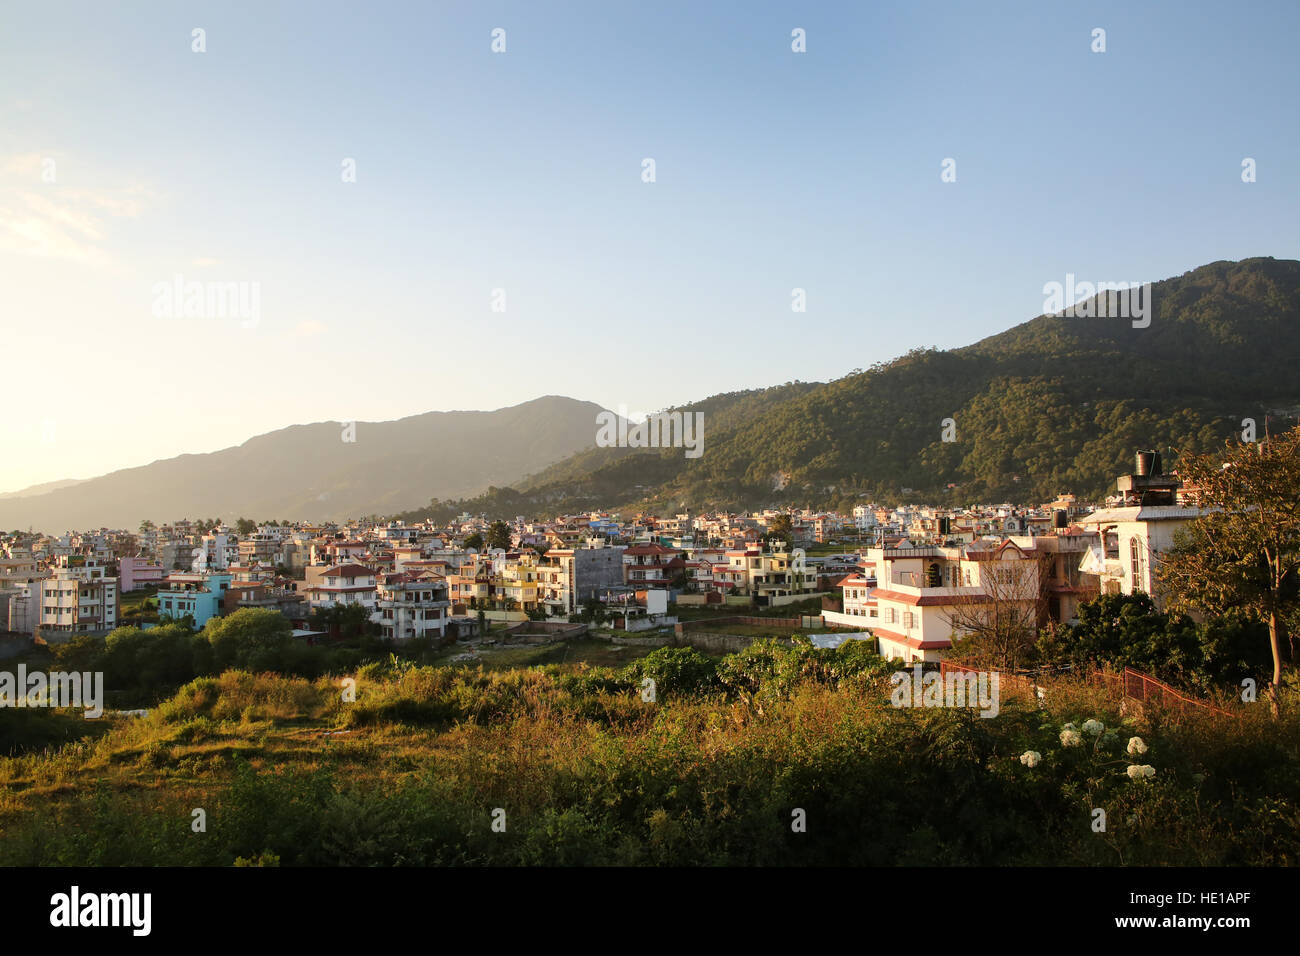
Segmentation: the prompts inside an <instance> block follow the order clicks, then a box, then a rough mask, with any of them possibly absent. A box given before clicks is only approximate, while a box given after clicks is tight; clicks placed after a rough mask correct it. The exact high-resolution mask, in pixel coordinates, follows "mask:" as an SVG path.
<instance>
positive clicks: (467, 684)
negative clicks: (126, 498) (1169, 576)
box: [0, 642, 1300, 866]
mask: <svg viewBox="0 0 1300 956" xmlns="http://www.w3.org/2000/svg"><path fill="white" fill-rule="evenodd" d="M585 643H591V644H593V645H594V644H598V643H600V642H580V643H579V644H578V645H574V646H570V647H568V648H565V649H561V648H549V649H543V648H539V649H537V651H536V652H537V653H555V652H556V651H557V650H568V651H569V652H570V653H574V652H575V648H576V649H577V651H578V652H580V653H581V654H582V655H586V656H588V657H592V656H595V655H597V654H599V653H612V652H609V651H608V648H605V647H603V646H602V647H595V646H592V647H583V646H582V644H585ZM751 650H752V652H746V654H744V655H732V656H731V657H729V658H727V659H725V660H723V661H721V662H715V666H716V673H713V672H706V671H700V670H699V669H698V668H696V669H695V671H694V672H693V673H694V674H695V677H694V678H692V680H693V681H694V683H693V684H692V683H684V684H683V683H679V684H677V685H676V687H677V689H676V690H673V691H671V692H669V690H668V688H670V687H672V686H674V685H673V684H672V683H671V682H670V680H669V678H670V676H671V674H672V673H674V672H673V671H663V672H662V676H663V680H662V681H661V689H662V690H663V691H664V693H663V694H662V695H661V696H660V697H659V698H658V699H657V700H652V701H647V700H645V699H644V698H643V697H642V696H641V695H640V694H638V693H637V691H636V685H635V683H632V682H629V681H628V679H626V678H620V677H616V675H615V674H614V672H612V671H605V670H602V669H600V668H593V667H592V666H591V665H590V664H589V663H588V662H587V661H586V660H583V661H579V662H577V663H571V662H567V663H564V664H562V665H559V666H554V665H552V666H547V667H544V668H527V669H514V670H509V671H497V670H490V669H488V667H487V666H485V667H484V668H477V667H476V668H470V669H466V668H410V667H404V666H400V665H395V666H394V668H392V669H385V668H382V667H376V666H373V665H372V666H367V667H366V668H363V669H362V671H360V672H358V674H357V687H356V699H355V701H354V702H348V701H346V700H344V699H343V698H342V697H341V695H340V682H339V680H338V679H336V678H322V679H320V680H316V681H308V680H305V679H301V678H285V677H280V676H277V675H272V674H265V675H252V674H247V673H243V672H238V671H228V672H226V673H224V674H222V675H221V676H219V677H216V678H202V679H200V680H197V681H194V682H193V683H191V684H189V685H187V686H186V687H184V688H182V689H181V690H180V692H178V693H177V694H176V695H175V696H174V697H173V698H172V699H170V700H169V701H167V702H165V703H164V704H162V705H161V706H159V707H157V708H154V709H153V710H152V711H151V713H150V714H149V715H148V716H147V717H143V718H114V719H110V720H108V721H106V722H104V723H102V724H100V725H99V726H97V727H96V728H95V731H94V733H93V734H92V735H89V736H86V737H85V738H84V739H81V740H78V741H73V742H70V743H67V744H64V745H62V746H49V747H47V748H45V749H41V750H35V751H32V752H29V753H27V754H24V755H21V756H15V757H8V758H0V864H5V865H41V864H44V865H76V864H80V865H96V866H121V865H146V866H151V865H165V864H178V865H231V864H236V865H250V864H251V865H281V864H283V865H289V864H306V865H348V866H367V865H447V864H509V865H520V864H523V865H529V864H546V865H593V864H594V865H601V864H650V865H663V864H676V865H682V864H687V865H691V864H694V865H725V864H741V865H780V864H795V865H798V864H808V865H836V864H841V865H843V864H850V865H853V864H859V865H891V864H892V865H918V864H927V863H930V864H935V863H937V864H949V865H954V864H955V865H965V864H986V865H1014V864H1039V865H1060V864H1070V863H1074V864H1085V865H1117V864H1118V865H1126V864H1127V865H1131V864H1141V865H1171V864H1181V865H1215V864H1217V865H1287V864H1294V863H1297V862H1300V805H1298V802H1297V801H1298V797H1297V794H1300V753H1298V750H1300V734H1298V733H1297V732H1296V731H1297V720H1296V717H1295V716H1294V714H1295V712H1296V711H1295V709H1294V707H1289V708H1288V710H1287V711H1285V712H1284V713H1287V714H1289V715H1291V716H1286V717H1284V719H1283V720H1281V721H1274V720H1272V719H1270V718H1269V716H1268V714H1267V709H1266V708H1265V707H1259V708H1256V709H1254V710H1250V709H1247V710H1246V711H1245V712H1244V713H1243V716H1242V717H1241V718H1208V717H1207V718H1204V719H1199V720H1187V721H1182V722H1171V721H1169V720H1166V719H1165V718H1164V717H1163V716H1162V715H1161V714H1159V713H1155V712H1153V713H1149V714H1144V715H1133V714H1129V715H1124V714H1122V713H1121V712H1120V711H1119V708H1118V706H1117V702H1116V701H1115V700H1113V699H1111V698H1109V697H1107V695H1106V693H1105V692H1104V691H1103V690H1102V689H1099V688H1097V687H1093V686H1089V685H1075V684H1071V683H1069V682H1065V681H1063V682H1056V683H1052V684H1050V685H1049V687H1048V695H1047V698H1046V700H1045V701H1042V702H1039V701H1035V700H1031V699H1027V698H1021V697H1015V696H1009V695H1004V699H1003V701H1002V709H1001V711H1000V713H999V714H998V716H997V718H996V719H992V720H984V719H980V717H979V716H978V715H976V714H974V713H973V712H970V711H964V710H961V709H953V708H936V709H926V708H919V709H906V708H905V709H899V708H896V707H893V706H890V703H889V690H888V682H887V680H886V679H885V675H884V673H883V671H882V667H881V666H880V665H879V663H873V662H872V661H871V657H872V655H869V654H867V653H864V652H863V651H862V649H861V648H850V649H849V650H848V651H847V652H826V651H817V650H815V649H809V648H802V649H800V648H793V649H781V648H773V647H770V646H769V647H761V648H756V649H751ZM529 652H530V653H533V650H532V649H529ZM502 653H503V654H504V653H505V652H502ZM617 653H636V651H628V652H617ZM505 659H506V658H504V657H501V658H498V663H503V662H504V661H505ZM885 669H887V668H885ZM679 673H680V672H679ZM1294 703H1295V701H1294V699H1293V700H1292V701H1290V702H1289V704H1294ZM29 715H30V718H31V719H34V720H45V719H49V720H54V719H63V720H68V719H70V718H69V717H68V716H67V715H60V714H55V713H52V712H39V713H38V712H29ZM5 716H6V717H8V716H12V715H5ZM1088 719H1098V720H1101V721H1103V722H1104V724H1105V727H1106V728H1107V729H1108V730H1109V731H1110V733H1108V734H1106V735H1104V736H1101V735H1100V734H1099V735H1097V736H1087V735H1085V736H1084V739H1083V742H1082V743H1081V744H1075V745H1073V746H1071V745H1067V743H1066V741H1065V739H1064V733H1063V730H1062V728H1063V726H1070V725H1075V726H1077V725H1080V724H1082V722H1083V721H1085V720H1088ZM1067 721H1068V722H1070V724H1069V725H1067V724H1066V722H1067ZM1058 735H1061V739H1060V740H1058ZM1130 737H1140V738H1141V739H1142V740H1143V741H1144V743H1143V744H1142V746H1143V748H1144V749H1143V750H1142V753H1141V756H1140V757H1138V758H1136V759H1134V758H1130V757H1126V755H1125V742H1126V741H1129V739H1130ZM1129 745H1130V747H1131V746H1132V744H1131V742H1130V744H1129ZM1029 751H1034V752H1035V753H1038V754H1040V755H1041V760H1040V761H1039V762H1038V763H1036V764H1035V765H1034V766H1032V767H1031V766H1028V765H1026V763H1025V759H1024V757H1023V755H1025V754H1026V753H1027V752H1029ZM1136 762H1140V763H1142V764H1150V765H1152V766H1153V767H1155V768H1156V775H1155V776H1154V777H1153V778H1151V779H1133V777H1132V775H1131V774H1126V773H1125V769H1126V767H1127V766H1128V765H1130V764H1133V763H1136ZM1097 807H1102V808H1104V809H1105V810H1106V811H1107V815H1108V820H1109V825H1108V827H1107V829H1106V830H1105V831H1104V832H1100V833H1099V832H1096V831H1094V830H1093V829H1092V828H1091V826H1090V823H1091V821H1092V819H1093V817H1092V811H1093V809H1094V808H1097ZM792 808H797V809H798V810H799V811H800V812H803V813H805V814H806V817H807V820H808V821H809V825H808V828H807V831H806V832H802V833H798V834H792V831H791V827H790V819H791V813H792ZM196 809H198V810H201V811H203V814H204V817H205V820H206V824H205V829H204V830H202V831H197V830H195V829H194V828H193V827H192V825H191V821H192V820H193V819H194V811H195V810H196ZM495 814H503V815H504V816H505V817H507V818H508V820H509V825H508V828H507V829H506V830H505V831H501V832H498V831H495V830H494V829H493V828H492V820H493V818H494V815H495Z"/></svg>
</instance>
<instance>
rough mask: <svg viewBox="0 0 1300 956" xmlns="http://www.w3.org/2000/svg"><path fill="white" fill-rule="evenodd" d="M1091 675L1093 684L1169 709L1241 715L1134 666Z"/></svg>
mask: <svg viewBox="0 0 1300 956" xmlns="http://www.w3.org/2000/svg"><path fill="white" fill-rule="evenodd" d="M1088 679H1089V680H1090V681H1091V682H1092V683H1094V684H1102V685H1104V686H1105V687H1106V688H1107V689H1108V690H1110V691H1112V692H1113V693H1116V694H1119V695H1121V696H1123V697H1128V698H1131V699H1133V700H1136V701H1140V702H1142V703H1143V704H1147V703H1152V704H1157V705H1159V706H1160V707H1164V708H1166V709H1167V710H1175V711H1178V712H1179V713H1184V714H1186V713H1195V712H1197V711H1204V712H1206V713H1212V714H1222V715H1223V716H1224V717H1237V716H1239V715H1238V714H1234V713H1233V712H1232V711H1230V710H1224V709H1223V708H1222V707H1216V706H1215V705H1214V704H1211V703H1209V702H1208V701H1204V700H1197V699H1196V698H1195V697H1188V696H1187V695H1186V694H1184V693H1183V692H1182V691H1179V690H1175V689H1174V688H1172V687H1170V686H1169V685H1168V684H1166V683H1165V682H1164V681H1161V680H1156V679H1155V678H1154V677H1152V676H1151V675H1150V674H1144V673H1142V672H1141V671H1137V670H1134V669H1133V668H1131V667H1126V668H1124V672H1123V673H1116V672H1115V671H1108V670H1101V669H1100V668H1098V669H1096V670H1093V671H1092V672H1091V673H1089V674H1088Z"/></svg>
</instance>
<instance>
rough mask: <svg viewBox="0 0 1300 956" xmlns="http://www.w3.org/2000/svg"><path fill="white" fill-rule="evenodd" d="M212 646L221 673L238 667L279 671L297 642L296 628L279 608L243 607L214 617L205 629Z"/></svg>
mask: <svg viewBox="0 0 1300 956" xmlns="http://www.w3.org/2000/svg"><path fill="white" fill-rule="evenodd" d="M203 634H204V636H205V637H206V638H207V640H208V643H209V644H211V645H212V666H213V668H214V669H215V671H216V672H217V673H220V672H221V671H225V670H230V669H232V668H238V669H241V670H250V671H270V670H277V669H278V668H279V667H280V665H281V662H282V660H283V657H284V654H285V652H286V650H287V649H288V647H289V645H290V644H291V643H292V641H293V628H292V627H291V626H290V624H289V621H288V619H287V618H285V616H284V615H283V614H281V613H280V612H279V611H272V610H270V609H269V608H253V607H246V608H241V609H240V610H238V611H236V612H235V613H234V614H231V615H230V616H228V617H218V618H213V619H212V620H210V621H208V623H207V626H206V627H205V628H204V629H203Z"/></svg>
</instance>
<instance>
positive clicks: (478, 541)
mask: <svg viewBox="0 0 1300 956" xmlns="http://www.w3.org/2000/svg"><path fill="white" fill-rule="evenodd" d="M465 547H467V548H473V549H474V550H475V551H482V550H483V535H481V534H479V533H478V532H477V531H475V532H474V533H473V534H472V535H470V536H469V537H468V538H466V539H465Z"/></svg>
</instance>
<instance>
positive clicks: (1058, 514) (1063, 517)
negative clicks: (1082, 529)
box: [1052, 508, 1070, 528]
mask: <svg viewBox="0 0 1300 956" xmlns="http://www.w3.org/2000/svg"><path fill="white" fill-rule="evenodd" d="M1052 526H1053V527H1056V528H1068V527H1069V526H1070V515H1069V514H1068V513H1067V512H1066V510H1065V509H1064V508H1057V509H1056V510H1055V511H1054V512H1052Z"/></svg>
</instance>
